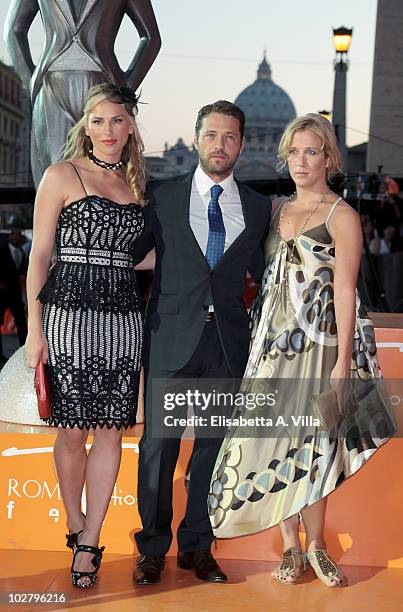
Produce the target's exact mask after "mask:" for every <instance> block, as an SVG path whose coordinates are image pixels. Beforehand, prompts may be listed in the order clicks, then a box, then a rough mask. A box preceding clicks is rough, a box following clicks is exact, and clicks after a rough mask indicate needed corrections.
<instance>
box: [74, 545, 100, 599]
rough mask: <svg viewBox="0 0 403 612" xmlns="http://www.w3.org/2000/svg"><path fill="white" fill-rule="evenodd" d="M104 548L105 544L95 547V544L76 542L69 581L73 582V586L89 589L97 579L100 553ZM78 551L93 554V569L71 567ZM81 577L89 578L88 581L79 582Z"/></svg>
mask: <svg viewBox="0 0 403 612" xmlns="http://www.w3.org/2000/svg"><path fill="white" fill-rule="evenodd" d="M104 550H105V546H101V548H97V547H96V546H89V545H88V544H77V546H76V548H75V551H74V556H73V563H72V564H71V582H72V583H73V586H75V587H78V588H79V589H89V588H91V587H93V586H94V584H95V582H96V579H97V574H98V570H99V568H100V566H101V559H102V553H103V551H104ZM80 552H88V553H91V554H93V555H94V556H93V558H92V559H91V563H92V565H93V566H94V568H95V569H94V570H93V571H92V572H80V571H78V570H75V569H73V568H74V561H75V559H76V555H77V554H78V553H80ZM81 578H89V582H79V580H80V579H81Z"/></svg>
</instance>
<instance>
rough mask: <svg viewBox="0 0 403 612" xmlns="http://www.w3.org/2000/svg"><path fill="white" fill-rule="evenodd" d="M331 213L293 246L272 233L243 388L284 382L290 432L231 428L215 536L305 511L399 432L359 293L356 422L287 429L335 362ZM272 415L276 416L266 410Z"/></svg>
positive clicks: (216, 485) (213, 508) (214, 488)
mask: <svg viewBox="0 0 403 612" xmlns="http://www.w3.org/2000/svg"><path fill="white" fill-rule="evenodd" d="M338 201H339V200H337V201H336V202H335V205H336V204H337V202H338ZM333 210H334V207H333V208H332V210H331V211H330V214H329V216H328V218H327V219H326V222H325V223H322V224H321V225H318V226H316V227H314V228H311V229H308V230H307V231H305V232H303V233H302V234H300V235H299V236H298V237H296V238H293V239H291V240H289V241H287V242H285V241H284V240H283V239H282V238H281V236H280V235H279V234H278V233H277V230H276V228H275V227H274V226H272V228H271V229H270V232H269V235H268V237H267V241H266V245H265V251H266V261H267V267H266V271H265V274H264V278H263V281H262V284H261V287H260V291H259V293H258V295H257V297H256V299H255V302H254V304H253V306H252V311H251V323H250V325H251V351H250V356H249V361H248V364H247V367H246V371H245V377H244V380H243V383H242V386H241V392H242V394H243V395H244V396H246V394H247V393H256V392H259V391H261V388H262V387H261V385H262V383H261V381H262V379H264V381H265V384H266V383H267V382H269V383H270V381H271V379H273V380H274V379H285V382H286V384H285V385H284V386H283V388H282V392H283V395H284V396H285V398H286V399H285V400H284V406H283V407H284V408H285V411H286V412H287V409H288V418H287V419H286V423H287V425H288V427H286V428H284V433H283V434H280V435H279V434H278V433H277V434H275V435H274V436H273V437H267V436H266V437H259V438H256V437H253V431H252V432H250V431H248V433H245V431H246V430H245V428H243V427H241V426H238V427H237V426H236V425H235V424H234V425H232V426H230V428H229V430H228V432H227V435H226V437H225V439H224V441H223V444H222V447H221V450H220V452H219V455H218V458H217V462H216V466H215V469H214V472H213V477H212V483H211V489H210V495H209V499H208V505H209V514H210V519H211V523H212V527H213V531H214V534H215V535H216V536H217V537H220V538H229V537H236V536H240V535H245V534H250V533H255V532H257V531H260V530H262V529H266V528H268V527H271V526H273V525H276V524H277V523H279V522H280V521H281V520H284V519H286V518H288V517H290V516H292V515H294V514H296V513H298V512H300V511H301V509H303V508H305V507H307V506H310V505H311V504H313V503H315V502H316V501H318V500H320V499H321V498H323V497H325V496H326V495H328V494H329V493H331V492H332V491H333V490H334V489H336V487H338V486H339V485H340V484H341V483H342V482H343V481H344V480H345V479H346V478H348V477H349V476H351V475H352V474H354V473H355V472H356V471H357V470H358V469H359V468H360V467H361V466H362V465H363V464H364V463H366V461H368V459H369V458H370V457H371V456H372V455H373V454H374V453H375V452H376V450H377V449H378V448H379V447H380V446H381V445H382V444H383V443H384V442H386V440H387V439H389V437H390V436H391V435H392V434H393V432H394V423H393V418H392V416H391V414H390V411H389V407H388V402H387V400H386V399H385V396H384V395H383V392H382V388H381V385H380V383H379V380H378V382H376V383H375V381H376V380H377V379H379V377H380V371H379V368H378V365H377V361H376V345H375V336H374V330H373V326H372V323H371V321H370V319H368V316H367V314H366V312H365V309H364V308H363V305H362V304H361V303H360V300H359V297H358V294H357V298H356V326H355V334H354V338H353V352H352V362H351V376H352V378H353V382H354V381H355V382H356V383H358V384H359V385H360V394H359V398H358V401H357V404H356V407H355V411H354V414H353V416H350V417H349V418H347V417H345V418H343V419H342V420H341V422H339V423H338V425H337V426H336V427H334V428H333V429H330V430H328V431H325V432H324V431H319V429H318V428H317V427H316V424H315V425H312V424H311V423H307V424H306V425H305V426H298V427H295V426H293V425H292V424H291V423H289V417H290V412H292V413H293V414H294V415H304V414H308V410H307V406H308V404H309V400H310V398H311V397H312V395H313V393H319V392H322V391H325V390H326V389H327V388H329V377H330V373H331V371H332V369H333V367H334V365H335V363H336V359H337V326H336V320H335V310H334V302H333V280H334V271H335V244H334V241H333V239H332V236H331V234H330V231H329V228H328V221H329V218H330V216H331V214H332V212H333ZM277 212H278V211H277ZM291 260H292V261H291ZM259 379H260V380H259ZM308 379H309V381H310V382H311V383H312V384H311V385H309V384H307V380H308ZM277 382H278V380H277ZM352 384H353V383H352ZM312 385H313V386H312ZM315 385H316V386H315ZM313 389H314V391H313ZM363 389H364V392H362V391H363ZM360 398H361V399H360ZM246 413H248V414H247V416H250V415H251V410H250V409H249V410H246V409H245V408H244V407H241V408H239V409H238V411H236V412H235V413H234V417H235V416H237V417H238V416H240V415H242V414H243V415H245V414H246ZM266 413H267V414H268V415H269V416H270V408H266ZM277 414H279V413H278V412H277ZM277 431H278V430H277ZM249 436H250V437H249Z"/></svg>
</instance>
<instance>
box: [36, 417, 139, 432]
mask: <svg viewBox="0 0 403 612" xmlns="http://www.w3.org/2000/svg"><path fill="white" fill-rule="evenodd" d="M41 421H44V422H45V423H46V424H47V425H49V426H50V427H62V428H63V429H67V428H69V429H73V427H78V429H96V428H97V427H100V428H101V429H103V428H104V427H106V428H107V429H112V428H113V427H116V429H119V430H120V429H129V427H134V426H135V425H136V417H133V418H130V419H125V420H124V421H115V420H113V419H100V420H99V421H90V420H88V419H60V418H58V417H53V416H51V417H49V418H42V417H41Z"/></svg>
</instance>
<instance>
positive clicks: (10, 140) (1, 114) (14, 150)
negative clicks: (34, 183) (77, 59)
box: [0, 62, 31, 187]
mask: <svg viewBox="0 0 403 612" xmlns="http://www.w3.org/2000/svg"><path fill="white" fill-rule="evenodd" d="M29 130H30V112H29V100H28V95H27V93H26V92H25V90H24V89H23V87H22V84H21V80H20V79H19V77H18V75H17V73H16V72H15V71H14V70H13V69H12V68H11V67H10V66H7V65H6V64H4V63H3V62H0V186H2V187H11V186H12V187H16V186H25V185H29V184H31V181H30V159H29Z"/></svg>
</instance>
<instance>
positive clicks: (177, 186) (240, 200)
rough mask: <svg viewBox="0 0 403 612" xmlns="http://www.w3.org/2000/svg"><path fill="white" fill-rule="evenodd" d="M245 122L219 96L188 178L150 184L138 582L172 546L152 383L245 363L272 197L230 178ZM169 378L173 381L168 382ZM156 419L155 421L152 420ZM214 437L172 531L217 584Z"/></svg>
mask: <svg viewBox="0 0 403 612" xmlns="http://www.w3.org/2000/svg"><path fill="white" fill-rule="evenodd" d="M244 124H245V116H244V113H243V112H242V110H241V109H240V108H238V107H237V106H235V105H234V104H232V103H230V102H227V101H225V100H221V101H218V102H215V103H214V104H209V105H207V106H204V107H203V108H202V109H201V110H200V111H199V114H198V117H197V122H196V129H195V146H196V148H197V150H198V153H199V166H198V167H197V169H196V171H195V172H194V174H193V173H192V174H191V175H187V176H184V177H178V178H174V179H170V180H168V181H163V182H157V183H155V184H151V186H150V189H149V192H148V198H149V200H150V205H149V207H148V208H149V210H148V214H149V216H150V228H151V231H150V239H149V241H148V244H147V246H146V247H145V248H144V252H146V251H147V250H148V249H149V248H150V246H152V245H155V249H156V266H155V276H154V283H153V287H152V290H151V296H150V299H149V303H148V307H147V317H146V330H145V370H146V401H145V431H144V435H143V437H142V439H141V442H140V457H139V481H138V499H139V511H140V515H141V519H142V524H143V529H142V530H141V531H140V532H138V533H136V536H135V537H136V542H137V547H138V549H139V552H140V557H139V559H138V560H137V566H136V572H135V581H136V583H137V584H149V583H155V582H158V580H159V578H160V573H161V570H162V568H163V565H164V558H165V554H166V553H167V551H168V549H169V547H170V544H171V541H172V530H171V521H172V482H173V475H174V470H175V466H176V462H177V459H178V455H179V449H180V437H176V438H172V437H169V438H168V437H165V438H164V437H161V436H159V437H156V436H155V435H153V431H152V419H154V423H155V415H157V417H158V415H162V408H161V404H160V403H158V405H157V403H156V401H155V398H154V402H153V400H152V387H153V380H154V382H155V380H156V379H168V380H171V379H178V378H214V379H234V378H241V377H242V375H243V372H244V369H245V366H246V362H247V357H248V346H249V338H248V313H247V310H246V307H245V303H244V300H243V293H244V289H245V279H246V274H247V272H248V271H249V272H250V273H251V275H252V276H253V277H254V278H255V279H258V278H259V277H260V276H261V274H262V272H263V267H264V258H263V251H262V242H263V239H264V237H265V235H266V232H267V230H268V226H269V222H270V214H271V203H270V200H269V199H268V198H266V197H264V196H262V195H260V194H258V193H256V192H254V191H253V190H251V189H250V188H248V187H246V186H245V185H242V184H239V183H237V182H236V181H235V180H234V177H233V167H234V165H235V163H236V161H237V159H238V156H239V154H240V152H241V151H242V148H243V144H244V137H243V135H244ZM173 382H174V381H173ZM157 420H158V418H157ZM221 441H222V435H221V438H219V439H217V438H208V437H197V436H196V439H195V443H194V447H193V454H192V462H191V474H190V482H189V490H188V500H187V507H186V513H185V517H184V518H183V520H182V522H181V524H180V526H179V529H178V534H177V537H178V548H179V552H178V566H179V567H181V568H183V569H192V570H193V571H194V573H195V575H196V576H197V577H198V578H199V579H201V580H207V581H210V582H224V581H225V580H226V576H225V574H224V573H223V572H222V570H221V569H220V567H219V566H218V564H217V563H216V561H215V560H214V558H213V557H212V555H211V553H210V546H211V543H212V541H213V533H212V530H211V526H210V521H209V517H208V510H207V496H208V492H209V485H210V479H211V474H212V471H213V467H214V463H215V460H216V457H217V453H218V450H219V447H220V444H221Z"/></svg>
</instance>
